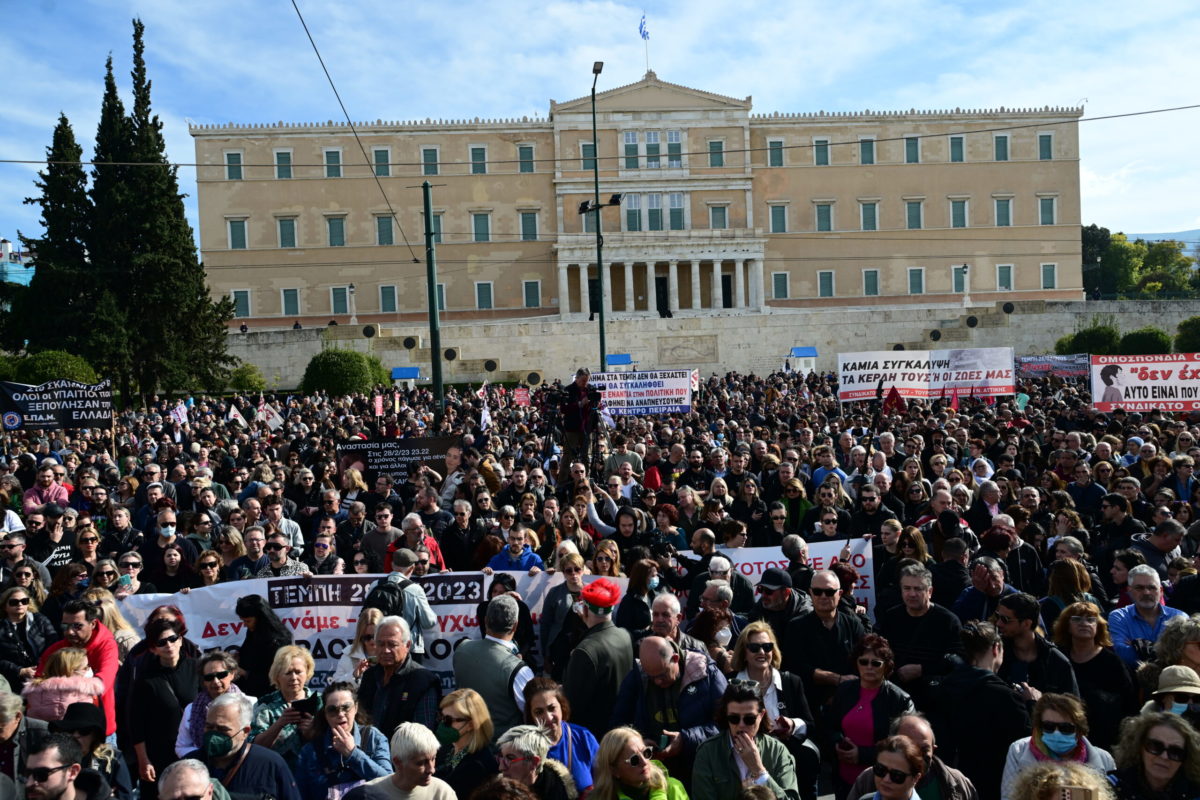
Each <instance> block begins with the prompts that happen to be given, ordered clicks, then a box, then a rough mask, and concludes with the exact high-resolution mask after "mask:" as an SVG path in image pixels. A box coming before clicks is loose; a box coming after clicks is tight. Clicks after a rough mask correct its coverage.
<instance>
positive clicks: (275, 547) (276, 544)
mask: <svg viewBox="0 0 1200 800" xmlns="http://www.w3.org/2000/svg"><path fill="white" fill-rule="evenodd" d="M286 546H287V545H283V544H280V543H279V542H271V543H270V544H269V545H267V546H266V547H264V548H263V549H264V550H270V551H271V552H273V553H274V552H276V551H278V550H282V549H283V548H284V547H286Z"/></svg>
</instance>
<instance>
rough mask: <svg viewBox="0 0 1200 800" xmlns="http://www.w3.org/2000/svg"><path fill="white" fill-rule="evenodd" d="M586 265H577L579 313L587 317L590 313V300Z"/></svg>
mask: <svg viewBox="0 0 1200 800" xmlns="http://www.w3.org/2000/svg"><path fill="white" fill-rule="evenodd" d="M588 272H589V270H588V265H587V264H580V265H579V313H581V314H583V315H584V316H587V315H588V314H590V313H591V307H592V298H591V293H590V292H589V291H588Z"/></svg>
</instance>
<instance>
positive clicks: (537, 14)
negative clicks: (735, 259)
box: [0, 0, 1200, 240]
mask: <svg viewBox="0 0 1200 800" xmlns="http://www.w3.org/2000/svg"><path fill="white" fill-rule="evenodd" d="M298 2H299V4H300V8H301V10H302V11H303V12H304V14H305V17H306V19H307V21H308V23H309V27H310V29H311V30H312V32H313V35H314V36H315V37H316V40H317V44H318V46H319V47H320V48H321V52H322V55H323V56H324V57H325V60H326V63H327V64H328V66H329V68H330V70H331V72H332V73H333V77H334V80H335V81H336V82H337V85H338V88H339V90H340V91H341V93H342V98H343V100H344V101H345V102H346V105H347V108H348V109H349V111H350V114H351V116H352V117H353V118H354V119H355V120H375V119H385V120H393V119H418V118H425V117H434V118H438V117H476V116H479V117H492V116H504V117H508V116H522V115H539V116H544V115H545V114H546V112H547V109H548V105H549V99H550V98H554V99H556V100H560V101H562V100H567V99H571V98H574V97H579V96H582V95H584V94H586V93H587V92H588V90H589V88H590V86H591V64H592V62H593V61H595V60H602V61H604V62H605V63H606V66H605V70H604V74H603V75H602V76H601V79H600V88H601V89H602V90H603V89H605V88H610V87H614V86H620V85H623V84H626V83H630V82H633V81H635V80H637V79H639V78H640V77H641V75H642V74H643V73H644V71H645V57H644V53H643V46H642V40H641V39H640V38H639V37H638V32H637V28H638V21H639V19H640V17H641V15H642V13H643V10H644V11H645V13H646V15H647V24H648V27H649V30H650V34H651V38H650V66H651V68H652V69H654V70H655V72H657V73H658V75H659V77H660V78H662V79H664V80H668V81H671V82H674V83H681V84H685V85H688V86H693V87H696V88H700V89H705V90H708V91H712V92H717V93H721V94H727V95H731V96H735V97H745V96H746V95H752V96H753V99H754V109H755V111H756V112H759V113H762V112H771V111H786V112H798V111H815V110H822V109H823V110H830V111H835V110H836V111H846V110H862V109H872V110H875V109H908V108H922V109H930V108H955V107H991V106H1010V107H1011V106H1018V107H1022V106H1035V105H1036V106H1041V105H1076V104H1081V103H1082V104H1084V105H1085V108H1086V116H1102V115H1111V114H1121V113H1126V112H1131V111H1141V110H1148V109H1154V108H1165V107H1173V106H1182V105H1190V104H1193V103H1200V89H1198V88H1197V87H1200V62H1197V60H1196V59H1195V57H1194V52H1195V43H1196V42H1197V41H1200V14H1197V13H1196V6H1195V2H1194V0H1151V1H1150V2H1144V3H1116V2H1107V1H1102V2H1075V1H1074V0H1065V1H1060V2H1056V3H1047V2H1045V1H1044V0H1038V1H1037V2H1026V1H1022V0H1017V1H1014V2H1002V3H995V2H986V3H985V2H974V1H973V0H972V1H970V2H934V1H932V0H905V2H892V1H891V0H847V1H846V2H840V3H828V2H810V1H809V0H803V1H802V2H783V3H780V2H778V0H776V2H769V3H768V2H745V1H743V2H742V3H738V4H730V3H728V2H714V1H713V0H688V1H687V2H682V1H680V2H648V3H646V4H645V5H644V6H643V5H641V4H629V3H620V2H609V1H607V0H595V1H593V2H589V1H585V0H581V1H580V2H561V1H560V2H554V1H551V2H528V1H527V0H500V2H495V1H493V2H474V1H473V0H471V1H464V2H455V1H454V0H444V1H443V2H439V3H429V2H424V3H421V2H407V3H405V2H395V0H391V1H390V2H389V0H340V2H337V1H331V0H298ZM0 13H3V14H4V16H6V17H7V18H8V19H9V20H10V22H13V23H16V24H14V25H10V26H9V32H10V40H9V47H8V51H7V59H6V67H7V72H8V75H7V76H6V77H7V78H8V79H7V80H6V81H5V83H6V87H5V91H4V111H3V122H2V123H0V159H37V158H41V157H44V153H45V148H46V146H47V145H48V144H49V141H50V134H51V131H52V129H53V126H54V123H55V120H56V118H57V115H58V113H59V111H63V112H65V113H66V114H67V115H68V116H69V117H70V119H71V121H72V123H73V125H74V127H75V133H76V136H77V137H78V138H79V139H80V142H81V143H82V144H83V146H84V148H85V152H90V148H91V143H92V141H93V139H94V136H95V128H96V121H97V119H98V114H99V104H100V97H101V92H102V88H103V86H102V80H103V68H104V59H105V57H106V55H107V54H108V53H109V52H111V53H112V54H113V56H114V60H115V66H116V70H117V75H118V81H119V84H120V86H121V88H122V91H123V93H124V95H125V97H126V99H127V100H128V88H129V68H130V36H131V26H130V19H131V18H132V17H134V16H140V17H141V18H142V20H143V21H144V22H145V23H146V29H147V30H146V41H147V61H148V65H149V71H150V76H151V78H152V79H153V82H154V87H153V92H154V107H155V109H156V111H157V112H158V114H159V115H160V116H161V117H162V119H163V122H164V123H165V126H166V136H167V143H168V155H169V157H170V158H171V159H172V160H175V161H192V160H193V158H194V149H193V145H192V140H191V137H190V136H189V135H188V133H187V120H191V121H193V122H198V123H223V122H229V121H233V122H242V123H248V122H277V121H287V122H301V121H323V120H338V119H339V118H340V111H339V110H338V108H337V105H336V102H335V100H334V98H333V95H332V93H331V91H330V89H329V87H328V85H327V84H326V82H325V78H324V76H323V75H322V73H321V71H320V67H319V65H318V63H317V61H316V58H315V56H314V55H313V52H312V50H311V48H310V46H309V44H308V41H307V39H306V38H305V36H304V32H303V30H302V29H301V27H300V24H299V22H298V20H297V18H296V15H295V13H294V11H293V10H292V6H291V3H290V0H251V2H246V0H236V1H235V0H203V1H202V2H196V1H195V0H0ZM1198 127H1200V110H1191V111H1181V112H1176V113H1171V114H1161V115H1152V116H1143V117H1132V118H1128V119H1120V120H1108V121H1098V122H1085V123H1082V124H1081V125H1080V138H1081V149H1082V159H1081V168H1080V182H1081V191H1082V195H1083V222H1084V224H1088V223H1090V222H1096V223H1099V224H1101V225H1105V226H1107V227H1109V228H1111V229H1113V230H1126V231H1131V232H1156V231H1175V230H1185V229H1192V228H1200V202H1197V199H1196V198H1197V192H1196V187H1197V186H1200V148H1198V147H1197V146H1196V141H1197V134H1196V130H1197V128H1198ZM36 169H37V167H36V166H30V165H22V164H8V163H0V236H5V237H7V238H9V239H14V240H15V238H16V236H15V234H16V230H17V228H20V229H21V230H23V231H26V232H32V231H36V230H37V229H38V224H37V215H36V209H34V208H33V207H31V206H26V205H22V202H21V201H22V199H23V198H24V197H26V196H28V195H30V194H32V193H33V192H34V186H33V179H34V173H35V171H36ZM180 181H181V185H182V187H183V190H184V191H185V192H188V193H189V194H190V193H194V191H195V183H194V172H193V171H192V170H191V169H189V168H183V169H181V171H180ZM414 201H417V198H416V197H415V196H414ZM188 208H189V214H191V216H192V222H193V225H195V208H194V205H193V204H192V203H191V201H190V200H189V206H188Z"/></svg>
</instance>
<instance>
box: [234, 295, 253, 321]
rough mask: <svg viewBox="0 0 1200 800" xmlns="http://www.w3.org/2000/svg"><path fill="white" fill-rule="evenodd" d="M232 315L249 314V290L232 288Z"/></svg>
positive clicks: (243, 315)
mask: <svg viewBox="0 0 1200 800" xmlns="http://www.w3.org/2000/svg"><path fill="white" fill-rule="evenodd" d="M233 315H234V316H235V317H248V316H250V290H249V289H234V290H233Z"/></svg>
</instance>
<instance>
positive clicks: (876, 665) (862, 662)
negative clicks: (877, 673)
mask: <svg viewBox="0 0 1200 800" xmlns="http://www.w3.org/2000/svg"><path fill="white" fill-rule="evenodd" d="M858 665H859V666H860V667H871V668H873V669H881V668H882V667H883V659H881V658H860V659H859V660H858Z"/></svg>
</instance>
